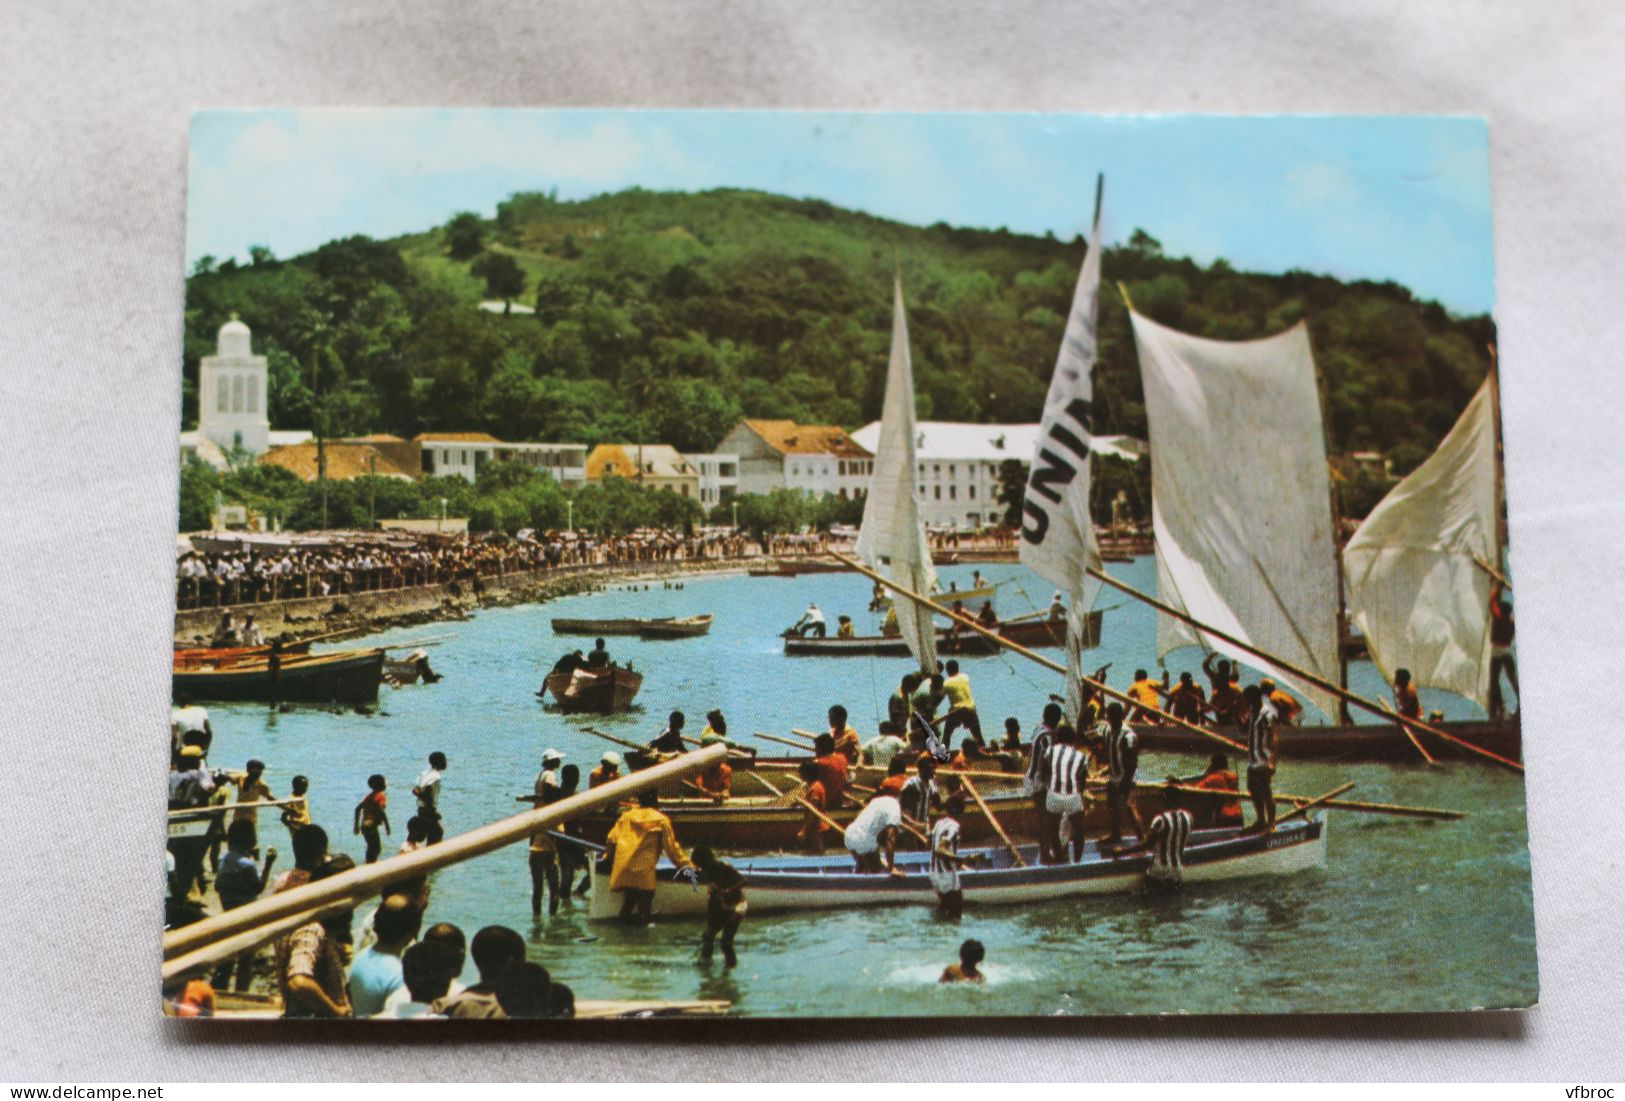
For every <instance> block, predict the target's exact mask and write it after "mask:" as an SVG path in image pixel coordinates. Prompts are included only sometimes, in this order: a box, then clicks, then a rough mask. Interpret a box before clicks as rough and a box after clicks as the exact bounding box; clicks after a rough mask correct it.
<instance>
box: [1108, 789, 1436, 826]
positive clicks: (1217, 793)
mask: <svg viewBox="0 0 1625 1101" xmlns="http://www.w3.org/2000/svg"><path fill="white" fill-rule="evenodd" d="M1134 786H1135V787H1136V788H1138V789H1140V790H1143V791H1182V792H1185V793H1186V794H1189V795H1205V796H1207V797H1208V798H1209V799H1235V800H1237V801H1240V800H1241V799H1244V798H1246V794H1247V793H1246V792H1243V791H1226V790H1224V789H1222V788H1198V787H1192V786H1191V785H1189V784H1156V783H1151V782H1149V781H1142V782H1140V783H1138V784H1135V785H1134ZM1275 801H1276V802H1277V803H1306V802H1308V801H1309V796H1307V795H1288V794H1286V793H1285V792H1277V793H1275ZM1323 805H1325V806H1328V807H1333V808H1335V809H1337V810H1354V811H1361V812H1363V813H1365V814H1393V815H1398V816H1399V817H1401V818H1442V819H1450V820H1455V819H1458V818H1466V817H1467V812H1466V811H1464V810H1442V809H1440V808H1438V807H1407V806H1402V805H1400V804H1398V803H1360V802H1356V801H1355V800H1353V799H1331V800H1328V801H1327V802H1326V803H1325V804H1323Z"/></svg>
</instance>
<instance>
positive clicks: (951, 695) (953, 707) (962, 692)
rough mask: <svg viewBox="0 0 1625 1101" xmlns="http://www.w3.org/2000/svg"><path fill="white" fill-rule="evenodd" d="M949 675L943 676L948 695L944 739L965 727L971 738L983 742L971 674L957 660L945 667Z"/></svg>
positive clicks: (943, 684)
mask: <svg viewBox="0 0 1625 1101" xmlns="http://www.w3.org/2000/svg"><path fill="white" fill-rule="evenodd" d="M943 668H944V669H946V670H947V672H948V675H947V676H946V677H944V678H943V681H942V690H943V692H944V693H945V694H946V695H947V697H948V714H947V715H946V716H945V717H944V718H943V720H942V740H943V741H944V742H948V741H950V740H951V739H952V736H953V732H954V731H955V730H958V729H959V728H960V727H964V728H965V729H966V730H968V731H969V732H970V736H971V740H972V741H974V742H975V743H976V744H977V745H981V744H982V720H981V719H980V718H979V717H978V716H977V714H976V700H975V699H974V698H973V697H972V696H971V690H970V674H968V673H965V672H963V671H961V670H960V668H959V663H958V662H957V661H949V662H948V664H947V665H945V666H944V667H943Z"/></svg>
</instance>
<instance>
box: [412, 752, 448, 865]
mask: <svg viewBox="0 0 1625 1101" xmlns="http://www.w3.org/2000/svg"><path fill="white" fill-rule="evenodd" d="M445 771H446V755H445V754H444V753H441V752H440V751H439V750H436V751H435V752H433V753H431V754H429V767H428V768H426V769H424V770H423V771H422V772H420V773H418V782H417V783H416V784H415V785H414V786H413V788H412V794H413V795H414V796H416V797H417V801H418V814H419V815H420V816H421V817H422V818H423V821H424V826H425V831H426V840H427V842H428V844H430V845H434V844H437V843H439V841H440V839H441V838H443V837H445V836H446V829H445V827H444V826H443V825H442V824H441V822H440V775H441V773H443V772H445Z"/></svg>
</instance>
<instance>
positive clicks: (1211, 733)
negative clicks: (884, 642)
mask: <svg viewBox="0 0 1625 1101" xmlns="http://www.w3.org/2000/svg"><path fill="white" fill-rule="evenodd" d="M830 553H831V554H832V555H834V556H835V557H836V558H839V559H841V560H842V561H843V562H845V563H846V564H847V565H848V566H850V567H852V568H853V569H855V570H857V571H858V572H859V573H861V574H864V575H866V576H868V577H870V578H872V579H873V580H875V581H878V582H879V583H880V584H882V585H884V586H885V587H886V588H888V589H892V590H895V591H896V592H899V593H902V594H903V595H904V596H906V597H908V598H909V599H910V600H913V601H916V602H917V603H920V604H924V605H926V606H927V607H929V608H934V609H936V610H937V611H938V612H941V613H942V614H943V615H945V616H947V617H948V618H949V619H952V620H955V621H957V622H959V623H962V624H964V625H965V626H966V627H968V628H969V629H971V630H972V631H975V632H976V633H977V634H979V635H981V636H982V637H983V638H986V639H988V640H990V641H991V642H993V643H995V644H996V645H999V646H1002V647H1004V648H1005V649H1006V650H1013V651H1015V652H1016V653H1018V654H1020V655H1021V656H1022V657H1024V658H1028V659H1030V660H1032V661H1036V662H1037V663H1038V664H1039V665H1042V666H1043V667H1044V668H1046V669H1049V670H1051V671H1053V672H1056V673H1060V674H1061V675H1062V676H1063V677H1068V676H1070V675H1071V674H1069V673H1068V672H1067V669H1066V666H1064V665H1062V664H1060V663H1059V662H1055V661H1051V660H1050V659H1049V658H1047V657H1045V656H1044V655H1042V654H1039V653H1037V652H1035V651H1033V650H1029V649H1028V648H1027V647H1025V646H1023V645H1021V643H1019V642H1012V641H1010V640H1009V639H1007V638H1005V637H1004V636H1003V635H1001V634H999V633H998V632H997V631H994V630H991V629H989V628H987V627H984V626H982V625H981V624H980V623H978V622H976V621H975V620H974V619H972V618H970V617H969V616H962V615H955V614H954V613H953V612H951V611H949V610H948V609H946V608H944V607H942V606H941V605H940V604H934V603H932V602H931V601H930V600H929V599H928V598H926V597H923V596H921V595H920V594H919V593H917V592H914V591H913V590H912V589H908V588H905V587H904V586H902V585H899V584H898V583H897V582H895V581H893V580H892V579H891V578H889V577H883V576H881V575H880V574H878V573H876V572H875V571H874V570H871V569H870V568H869V567H868V566H865V565H864V564H863V563H861V562H859V561H858V560H857V559H855V558H847V557H846V556H845V555H842V554H838V553H836V552H835V551H831V552H830ZM1078 679H1079V680H1080V681H1082V682H1083V683H1084V684H1087V685H1089V686H1090V687H1091V688H1093V689H1094V690H1095V691H1097V692H1099V693H1100V694H1101V695H1103V696H1107V697H1109V698H1111V699H1114V700H1117V701H1119V702H1120V703H1125V704H1132V705H1135V706H1138V707H1139V708H1140V709H1141V710H1142V711H1144V712H1146V713H1147V714H1152V715H1159V716H1161V717H1162V719H1163V720H1164V721H1166V722H1169V723H1172V724H1173V725H1174V726H1178V727H1181V728H1183V729H1185V730H1189V731H1191V732H1192V733H1195V734H1200V735H1201V736H1202V737H1204V738H1209V739H1212V740H1213V741H1216V742H1220V743H1222V744H1224V745H1225V746H1227V747H1229V748H1230V749H1234V750H1237V751H1239V752H1242V753H1245V752H1246V751H1247V747H1246V746H1245V745H1243V744H1242V743H1240V742H1238V741H1236V740H1235V739H1234V738H1227V737H1225V736H1224V735H1223V734H1220V733H1219V732H1218V731H1217V730H1209V729H1207V728H1206V727H1203V726H1197V725H1196V724H1195V723H1190V722H1186V721H1185V720H1184V719H1181V718H1179V717H1178V716H1177V715H1171V714H1169V713H1168V712H1166V711H1162V710H1159V709H1158V708H1155V707H1146V706H1145V705H1144V704H1141V703H1140V702H1139V701H1138V700H1136V699H1134V698H1133V697H1131V696H1130V695H1129V694H1128V693H1127V692H1119V691H1118V690H1117V689H1115V688H1112V687H1111V686H1109V685H1108V684H1106V682H1104V681H1099V680H1095V679H1094V678H1092V677H1085V676H1080V677H1079V678H1078Z"/></svg>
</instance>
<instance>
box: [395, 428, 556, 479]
mask: <svg viewBox="0 0 1625 1101" xmlns="http://www.w3.org/2000/svg"><path fill="white" fill-rule="evenodd" d="M414 442H415V443H416V444H417V445H418V448H419V450H420V452H421V459H420V462H421V464H422V469H423V473H424V474H434V475H441V476H444V475H450V474H455V475H458V476H459V477H462V478H466V479H467V480H468V481H470V482H472V481H474V480H475V479H476V478H478V477H479V473H480V471H481V470H484V469H485V467H486V466H487V465H488V464H490V463H522V464H524V465H526V466H530V467H534V468H536V469H537V470H540V471H542V472H543V473H545V474H547V475H548V476H550V477H551V478H552V479H553V480H554V481H556V482H558V483H559V484H560V485H565V486H579V485H582V484H584V483H585V482H586V480H587V445H586V444H581V443H508V442H505V441H503V440H499V439H497V438H496V437H495V436H493V435H491V434H490V433H488V432H424V433H421V434H420V435H418V436H417V438H416V440H415V441H414Z"/></svg>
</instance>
